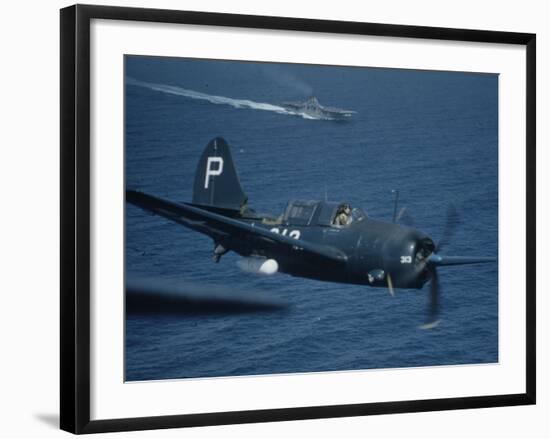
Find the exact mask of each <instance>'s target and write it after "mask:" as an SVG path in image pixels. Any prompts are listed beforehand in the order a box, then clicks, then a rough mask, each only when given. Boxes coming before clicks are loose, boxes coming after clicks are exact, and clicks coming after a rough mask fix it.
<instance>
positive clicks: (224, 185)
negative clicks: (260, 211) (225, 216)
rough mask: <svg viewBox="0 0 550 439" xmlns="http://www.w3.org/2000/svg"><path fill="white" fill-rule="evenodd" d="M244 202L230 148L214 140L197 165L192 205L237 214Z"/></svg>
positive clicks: (223, 141)
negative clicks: (227, 210) (234, 211)
mask: <svg viewBox="0 0 550 439" xmlns="http://www.w3.org/2000/svg"><path fill="white" fill-rule="evenodd" d="M246 201H247V197H246V195H245V193H244V192H243V190H242V188H241V183H240V182H239V176H238V174H237V170H236V169H235V165H234V164H233V158H232V157H231V150H230V148H229V145H228V144H227V142H226V141H225V140H224V139H222V138H221V137H216V138H215V139H213V140H211V141H210V142H209V143H208V145H206V148H205V149H204V151H203V153H202V155H201V158H200V160H199V163H198V165H197V171H196V173H195V183H194V185H193V204H196V205H198V206H204V207H214V208H220V209H230V210H240V209H241V207H242V206H243V205H244V204H245V203H246Z"/></svg>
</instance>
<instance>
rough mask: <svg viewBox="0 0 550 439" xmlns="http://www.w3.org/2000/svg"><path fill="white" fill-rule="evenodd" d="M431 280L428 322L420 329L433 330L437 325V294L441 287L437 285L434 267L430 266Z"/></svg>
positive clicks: (437, 278) (437, 279) (437, 280)
mask: <svg viewBox="0 0 550 439" xmlns="http://www.w3.org/2000/svg"><path fill="white" fill-rule="evenodd" d="M430 272H431V275H432V280H431V282H430V304H429V309H428V321H427V323H425V324H424V325H422V326H420V329H433V328H435V327H436V326H438V325H439V322H440V320H439V318H438V317H439V294H440V292H441V287H440V284H439V275H438V273H437V268H436V267H435V266H433V265H432V266H430Z"/></svg>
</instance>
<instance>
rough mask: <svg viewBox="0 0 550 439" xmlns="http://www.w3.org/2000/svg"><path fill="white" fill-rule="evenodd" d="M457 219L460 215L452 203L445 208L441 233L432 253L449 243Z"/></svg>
mask: <svg viewBox="0 0 550 439" xmlns="http://www.w3.org/2000/svg"><path fill="white" fill-rule="evenodd" d="M459 221H460V215H459V214H458V211H457V210H456V208H455V207H454V206H453V205H450V206H449V207H448V208H447V218H446V219H445V228H444V229H443V235H442V236H441V239H440V240H439V242H438V243H437V246H436V248H435V252H434V253H437V252H438V251H440V250H441V249H442V248H443V247H445V246H446V245H447V244H449V242H450V241H451V239H452V238H453V235H454V234H455V231H456V226H458V223H459Z"/></svg>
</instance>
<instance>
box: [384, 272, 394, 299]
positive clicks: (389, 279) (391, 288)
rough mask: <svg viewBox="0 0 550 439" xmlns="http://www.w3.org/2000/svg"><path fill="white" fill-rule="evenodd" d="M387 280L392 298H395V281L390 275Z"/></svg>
mask: <svg viewBox="0 0 550 439" xmlns="http://www.w3.org/2000/svg"><path fill="white" fill-rule="evenodd" d="M386 279H387V280H388V290H389V292H390V296H392V297H394V296H395V290H394V289H393V281H392V280H391V276H390V273H388V274H387V275H386Z"/></svg>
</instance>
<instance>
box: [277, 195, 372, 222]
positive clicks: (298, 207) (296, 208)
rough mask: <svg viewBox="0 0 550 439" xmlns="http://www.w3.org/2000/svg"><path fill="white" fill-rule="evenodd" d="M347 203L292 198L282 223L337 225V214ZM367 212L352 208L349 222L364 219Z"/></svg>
mask: <svg viewBox="0 0 550 439" xmlns="http://www.w3.org/2000/svg"><path fill="white" fill-rule="evenodd" d="M346 204H347V203H335V202H329V201H311V200H305V201H304V200H292V201H289V203H288V204H287V206H286V209H285V211H284V214H283V219H282V223H283V224H287V225H294V226H314V225H317V226H327V227H331V226H336V221H335V220H336V216H337V214H339V213H340V211H341V208H342V206H344V205H346ZM366 216H367V215H366V214H365V212H364V211H363V210H362V209H360V208H358V207H355V208H354V207H353V206H352V208H351V214H350V220H349V222H348V225H349V224H352V223H353V222H358V221H362V220H363V219H364V218H366Z"/></svg>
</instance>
